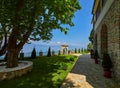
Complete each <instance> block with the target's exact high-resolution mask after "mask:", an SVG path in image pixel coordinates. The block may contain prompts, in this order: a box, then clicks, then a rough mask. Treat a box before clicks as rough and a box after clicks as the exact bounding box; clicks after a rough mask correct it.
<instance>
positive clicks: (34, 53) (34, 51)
mask: <svg viewBox="0 0 120 88" xmlns="http://www.w3.org/2000/svg"><path fill="white" fill-rule="evenodd" d="M31 58H36V50H35V48H33V51H32V54H31Z"/></svg>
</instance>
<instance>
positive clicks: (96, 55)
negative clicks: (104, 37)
mask: <svg viewBox="0 0 120 88" xmlns="http://www.w3.org/2000/svg"><path fill="white" fill-rule="evenodd" d="M98 58H99V54H98V51H97V50H95V54H94V59H98Z"/></svg>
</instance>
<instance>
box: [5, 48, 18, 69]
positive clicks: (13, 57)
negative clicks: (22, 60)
mask: <svg viewBox="0 0 120 88" xmlns="http://www.w3.org/2000/svg"><path fill="white" fill-rule="evenodd" d="M11 48H12V47H11ZM18 54H19V51H18V50H17V49H14V48H13V49H11V50H8V59H7V68H13V67H17V66H18Z"/></svg>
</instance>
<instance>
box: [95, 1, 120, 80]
mask: <svg viewBox="0 0 120 88" xmlns="http://www.w3.org/2000/svg"><path fill="white" fill-rule="evenodd" d="M104 24H105V25H106V26H107V37H108V41H107V44H108V46H107V47H108V49H107V52H108V53H109V55H110V57H111V59H112V61H113V64H114V68H113V72H114V73H113V74H114V77H115V78H116V80H117V81H119V82H120V0H115V1H114V3H113V4H112V6H111V7H110V9H109V11H108V12H107V14H106V15H105V17H104V18H103V19H102V22H101V23H100V24H99V26H98V28H97V30H96V31H95V34H97V50H98V53H99V55H100V57H102V53H101V48H102V47H101V30H102V26H103V25H104Z"/></svg>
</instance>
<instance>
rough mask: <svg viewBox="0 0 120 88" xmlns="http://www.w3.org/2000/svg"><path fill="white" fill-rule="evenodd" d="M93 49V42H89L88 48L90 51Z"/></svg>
mask: <svg viewBox="0 0 120 88" xmlns="http://www.w3.org/2000/svg"><path fill="white" fill-rule="evenodd" d="M91 49H93V44H92V43H89V44H88V45H87V50H88V51H90V50H91Z"/></svg>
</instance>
